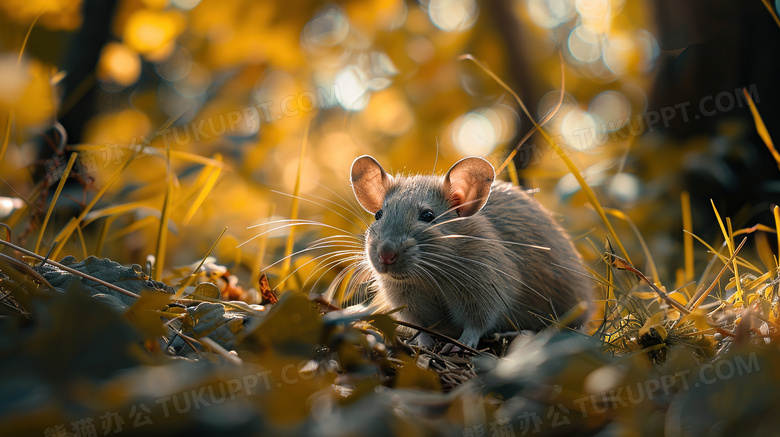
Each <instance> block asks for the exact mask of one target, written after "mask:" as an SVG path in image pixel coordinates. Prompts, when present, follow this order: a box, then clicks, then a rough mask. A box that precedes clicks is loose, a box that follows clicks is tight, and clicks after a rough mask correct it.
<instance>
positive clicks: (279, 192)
mask: <svg viewBox="0 0 780 437" xmlns="http://www.w3.org/2000/svg"><path fill="white" fill-rule="evenodd" d="M271 192H272V193H276V194H280V195H282V196H287V197H291V198H293V199H299V200H303V201H304V202H309V203H313V204H314V205H317V206H319V207H321V208H325V209H327V210H328V211H330V212H332V213H333V214H336V215H337V216H339V217H341V218H343V219H344V220H346V221H348V222H349V223H351V224H352V226H354V227H356V228H357V229H361V230H362V229H363V228H361V227H360V226H358V225H357V223H355V222H354V221H353V220H352V219H350V218H348V217H347V216H345V215H344V214H342V213H340V212H338V211H336V210H335V209H333V208H331V207H329V206H326V205H325V204H324V203H321V202H317V201H315V200H311V199H307V198H306V197H302V196H296V195H294V194H287V193H283V192H281V191H276V190H271ZM313 197H318V196H313ZM320 199H322V198H321V197H320ZM324 200H328V199H324ZM328 201H329V202H331V203H335V202H333V201H330V200H328ZM336 205H338V204H337V203H336ZM339 206H341V205H339ZM358 218H359V219H361V220H362V218H361V217H358ZM364 223H365V222H364ZM366 226H368V224H366Z"/></svg>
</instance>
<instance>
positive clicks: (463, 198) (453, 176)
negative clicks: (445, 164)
mask: <svg viewBox="0 0 780 437" xmlns="http://www.w3.org/2000/svg"><path fill="white" fill-rule="evenodd" d="M495 177H496V172H495V170H493V166H492V165H490V163H489V162H487V161H486V160H484V159H482V158H479V157H476V156H470V157H468V158H463V159H461V160H460V161H458V162H456V163H455V165H453V166H452V168H451V169H450V171H448V172H447V176H445V177H444V191H445V192H446V193H447V199H448V200H449V201H450V206H453V207H457V210H458V216H460V217H468V216H471V215H474V214H476V213H477V212H478V211H479V210H480V209H482V207H483V206H485V203H487V200H488V197H489V196H490V186H491V185H493V179H495Z"/></svg>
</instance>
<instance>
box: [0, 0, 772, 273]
mask: <svg viewBox="0 0 780 437" xmlns="http://www.w3.org/2000/svg"><path fill="white" fill-rule="evenodd" d="M776 8H777V5H775V4H770V3H769V2H761V1H758V0H756V1H750V2H729V1H725V0H715V1H703V0H697V1H689V2H673V1H668V0H657V1H634V2H629V1H625V0H517V1H490V2H480V1H475V0H428V1H419V2H412V1H401V0H361V1H336V2H330V3H326V2H312V1H294V2H289V1H288V2H282V1H248V0H247V1H242V0H118V1H117V0H83V1H59V0H58V1H55V0H48V1H47V0H23V1H22V0H5V1H3V2H1V3H0V75H1V76H0V77H2V81H0V134H1V135H2V138H3V143H2V144H1V145H0V175H1V176H0V177H2V181H0V197H2V198H4V200H3V202H2V203H0V206H2V209H1V210H0V217H4V218H0V220H1V221H3V222H5V223H8V224H9V225H10V226H11V227H12V229H13V238H14V240H16V241H17V242H20V243H21V244H23V245H24V246H25V247H29V248H32V247H34V246H36V244H35V243H36V240H37V238H38V235H39V233H40V229H41V225H42V223H43V222H44V219H45V214H46V211H47V210H48V208H49V204H50V202H51V200H52V198H53V194H54V191H55V189H56V187H57V184H58V183H59V179H60V177H61V176H62V174H63V171H64V169H65V167H66V166H67V164H68V160H69V157H70V155H71V153H73V152H78V158H77V159H76V161H75V162H74V166H73V169H72V171H71V172H70V175H69V179H68V182H67V184H66V185H65V188H64V190H63V192H62V195H61V196H60V198H59V199H58V201H57V204H56V208H55V210H54V211H55V212H54V214H53V215H52V217H51V219H50V220H49V221H48V223H47V226H46V228H45V231H44V233H43V237H42V240H41V244H40V248H39V249H38V252H39V253H41V254H45V253H46V252H47V251H48V250H49V248H50V247H51V245H52V242H53V241H55V240H56V241H58V246H57V248H56V249H55V253H54V256H53V257H54V258H57V259H58V258H61V257H62V256H64V255H68V254H72V255H74V256H76V257H77V258H79V259H81V258H84V257H86V256H87V255H97V256H101V257H109V258H112V259H114V260H116V261H119V262H121V263H138V264H144V263H145V262H146V257H147V255H149V254H153V253H155V248H156V245H157V242H158V234H159V226H160V221H161V220H165V219H167V224H166V225H167V228H168V230H169V232H170V234H169V236H168V241H167V250H166V255H165V258H166V260H165V261H166V263H165V265H166V266H169V267H168V269H169V270H168V271H166V273H169V272H170V268H171V267H175V266H179V265H184V264H189V263H193V262H197V261H198V260H199V259H200V258H201V257H202V256H204V255H205V254H206V252H207V251H208V249H209V247H211V245H212V244H213V243H214V241H216V239H217V237H218V236H219V234H220V232H221V231H222V229H223V228H225V227H227V228H228V230H227V232H226V233H225V235H224V237H223V238H222V239H221V240H220V241H219V243H218V244H217V247H216V249H215V251H214V252H213V255H214V256H216V258H217V260H218V262H219V263H221V264H224V265H226V266H228V267H229V268H230V269H231V271H233V272H236V273H238V274H239V275H240V276H242V275H243V276H242V277H243V278H248V277H250V276H251V277H252V281H254V280H256V278H257V275H258V274H259V271H260V269H261V268H264V267H266V266H268V265H270V264H271V263H273V262H275V261H277V260H279V259H281V258H282V257H283V256H284V253H285V252H284V247H285V240H286V236H287V235H288V233H289V229H290V228H282V229H277V230H275V231H273V232H270V233H267V234H265V235H264V236H263V237H261V238H255V239H254V240H252V241H250V242H248V243H247V244H244V245H241V246H240V247H239V245H240V244H241V243H244V242H247V241H248V240H250V239H252V238H253V237H256V236H257V235H259V234H260V233H261V232H263V231H264V230H269V229H271V228H273V227H279V226H270V225H266V226H265V227H258V228H251V229H247V228H248V227H249V226H252V225H255V224H259V223H263V222H268V221H272V220H283V219H289V218H290V217H291V214H292V213H291V211H292V198H291V197H290V195H291V194H292V193H294V192H295V190H296V180H297V179H298V174H299V162H300V164H301V167H300V176H301V177H300V184H299V187H298V189H299V192H300V195H301V196H302V197H303V198H305V199H307V200H302V201H301V202H300V205H299V208H300V210H299V212H298V214H297V216H298V217H299V218H302V219H307V220H313V221H316V222H319V223H324V224H326V225H328V226H332V227H334V228H340V229H342V230H343V232H347V233H352V234H360V233H362V232H363V230H364V229H365V227H364V225H362V223H361V222H360V220H359V218H358V217H355V216H356V215H357V216H360V217H363V218H365V217H366V216H365V215H363V214H362V211H361V212H358V211H356V206H355V205H356V204H355V202H354V200H353V199H352V194H351V189H350V187H349V179H348V170H349V167H350V165H351V163H352V160H353V159H354V158H355V157H357V156H359V155H362V154H372V155H373V156H375V157H376V158H377V159H378V160H379V161H380V162H381V163H382V164H383V165H384V167H385V168H386V169H392V170H393V171H399V172H431V171H437V172H444V171H446V169H448V168H449V166H450V165H451V164H452V163H454V162H455V161H456V160H458V159H459V158H461V157H463V156H467V155H479V156H483V157H486V158H487V159H489V160H490V161H491V162H493V164H495V165H499V164H501V163H502V162H503V160H504V159H505V158H506V156H508V154H509V152H510V151H511V150H513V149H514V148H515V147H516V146H517V145H518V141H519V140H520V139H521V138H523V137H524V136H525V135H526V134H527V133H528V132H529V131H530V130H531V129H532V127H533V123H532V122H531V120H529V118H528V117H527V116H526V115H525V114H524V112H523V110H522V109H521V106H520V104H519V103H518V102H517V101H516V100H515V99H514V98H513V96H512V94H511V92H510V90H512V91H514V92H515V93H517V94H518V95H519V97H520V98H521V99H522V102H523V104H524V105H525V107H527V108H528V111H529V112H530V114H531V116H532V117H533V118H534V120H536V121H537V122H538V121H540V120H542V119H543V118H545V117H546V116H547V115H548V114H550V113H551V112H552V111H553V110H554V109H555V108H556V107H557V106H558V102H559V98H561V96H562V104H561V105H560V108H559V109H558V111H557V112H555V114H554V116H553V117H552V118H551V119H550V120H549V122H548V123H547V124H546V125H545V130H546V131H547V132H548V134H549V135H550V137H552V138H553V139H554V140H555V141H556V143H557V144H558V145H559V146H560V147H561V148H562V149H563V150H564V152H565V153H566V154H567V155H568V156H569V157H570V159H571V160H572V161H573V162H574V163H575V164H576V166H577V168H578V169H579V170H580V172H581V173H582V174H583V175H585V177H586V180H587V181H588V183H589V184H590V186H591V187H593V188H594V190H595V192H596V195H597V196H598V198H599V199H600V201H601V203H602V205H604V206H605V207H609V208H615V209H617V210H620V211H622V212H624V213H625V215H626V216H627V217H628V218H630V220H631V221H632V222H633V224H635V225H636V227H637V228H638V230H639V232H640V233H641V235H642V236H643V237H644V238H645V240H646V242H647V245H648V248H649V253H650V254H652V258H653V260H654V261H655V263H656V265H657V268H658V271H659V278H660V279H661V280H662V281H664V282H665V283H667V284H668V285H672V284H675V283H676V284H678V285H679V284H681V283H684V282H685V280H686V278H682V277H681V272H682V270H681V268H682V267H683V259H682V253H683V251H682V248H681V247H682V240H683V232H682V228H683V225H682V223H683V220H682V212H681V211H682V203H681V202H682V200H681V196H683V192H688V193H689V194H690V205H691V210H692V223H693V231H694V232H695V233H696V234H697V235H699V236H701V237H702V238H703V239H704V240H705V241H709V242H713V241H717V239H718V238H720V241H723V240H722V236H720V230H719V228H718V227H717V222H716V220H715V216H714V214H713V212H712V207H711V204H710V199H713V201H714V203H715V205H716V206H717V207H718V209H719V212H720V213H721V214H722V215H724V216H730V217H732V219H733V224H734V228H735V229H736V228H741V227H748V226H753V225H755V224H756V223H764V224H767V225H770V224H771V223H772V221H771V215H770V214H769V211H770V207H771V206H772V205H773V204H774V203H773V202H777V201H778V199H780V180H778V168H777V165H776V163H775V162H774V161H773V159H772V155H771V154H770V152H769V151H768V150H767V148H766V146H765V145H764V144H763V142H762V141H761V140H760V139H759V137H758V135H757V134H756V129H755V125H754V122H753V117H752V116H751V113H750V110H749V108H748V104H747V100H746V98H745V96H744V94H743V92H742V89H743V88H745V89H746V90H747V91H748V94H749V95H750V96H751V97H752V99H753V100H754V101H755V103H756V106H757V108H758V111H759V112H760V113H761V115H762V117H763V119H764V121H765V123H766V125H767V128H768V130H769V133H770V135H772V137H773V138H775V139H777V138H780V133H779V132H778V129H777V127H776V126H778V123H777V122H778V119H779V118H780V114H779V113H778V111H779V110H778V108H779V107H780V106H778V105H777V104H776V101H777V97H778V94H779V93H778V85H777V77H778V74H777V73H778V62H780V61H779V58H778V57H777V56H776V55H775V54H774V53H775V52H776V47H778V43H779V42H780V41H779V39H780V38H779V37H780V26H778V24H779V23H777V22H776V21H775V18H773V15H772V13H773V10H776ZM464 54H470V55H472V56H473V57H475V58H476V59H478V60H479V61H480V62H482V63H484V65H486V66H487V67H488V68H489V69H490V70H491V71H492V72H493V73H495V75H496V76H497V77H499V78H500V79H501V80H503V81H504V82H505V83H506V84H507V86H508V88H509V89H507V88H504V87H502V86H501V85H500V84H499V83H498V82H497V81H496V80H495V79H494V78H492V77H491V76H490V74H488V73H487V72H485V71H483V70H482V69H480V68H478V67H477V65H476V64H475V63H473V62H471V61H468V60H459V57H460V56H461V55H464ZM562 68H563V70H564V72H565V73H564V79H565V80H564V81H562V77H561V69H562ZM307 133H308V135H307ZM304 141H306V148H305V150H303V153H302V145H303V144H304ZM167 150H169V151H170V172H169V171H168V167H167V165H168V164H167V162H168V161H167V159H166V151H167ZM301 156H302V157H303V160H302V161H300V159H299V158H300V157H301ZM514 167H515V168H516V170H517V172H518V176H519V180H520V181H521V183H522V185H523V186H525V187H527V188H539V189H540V192H539V193H537V194H536V196H537V198H538V199H539V200H540V201H541V202H542V203H543V204H544V205H546V206H547V207H548V208H549V209H550V210H552V211H554V212H555V213H556V215H557V216H558V217H559V218H560V220H561V223H562V225H563V226H564V227H565V228H566V229H567V230H568V231H569V232H570V233H571V235H572V236H574V237H575V238H576V242H577V245H578V247H579V249H580V250H581V252H582V253H583V255H584V256H585V258H586V260H587V261H589V262H595V260H597V259H598V253H599V251H601V250H602V249H603V248H604V245H605V238H606V235H607V233H606V231H605V229H604V228H603V226H602V224H601V222H600V220H599V218H598V216H597V215H596V213H595V212H594V211H593V210H592V209H591V208H589V207H588V206H587V205H586V203H587V199H586V198H585V196H584V195H583V193H582V192H581V190H580V187H579V185H578V184H577V182H576V180H575V179H574V177H573V176H572V175H571V174H570V173H569V172H568V170H567V168H566V166H565V165H564V163H563V161H562V160H561V159H560V158H559V157H558V156H557V155H556V153H555V152H554V151H553V149H552V147H551V146H550V145H549V144H548V143H547V142H546V141H545V140H544V139H543V138H542V137H541V136H539V135H538V134H537V135H533V136H531V137H530V139H529V140H528V141H526V142H525V143H524V144H522V145H521V146H520V149H519V151H518V153H517V154H516V155H515V157H514ZM169 175H170V176H171V184H172V188H171V190H170V193H171V195H170V197H169V198H168V201H169V202H170V208H169V210H168V211H166V213H165V214H164V213H163V205H164V204H165V202H166V197H165V193H166V186H167V183H168V182H167V181H168V176H169ZM500 177H502V178H504V179H509V177H510V176H509V172H508V171H505V172H503V173H502V174H501V175H500ZM94 199H97V201H96V202H95V203H94V205H90V203H91V202H92V201H93V200H94ZM331 202H336V203H338V204H340V205H342V206H343V207H344V208H346V209H344V208H342V207H341V206H336V205H335V204H333V203H331ZM85 207H88V208H89V211H88V212H87V213H86V214H83V212H84V211H85ZM350 210H355V212H357V214H354V213H353V212H351V211H350ZM74 217H79V218H80V220H79V221H78V222H73V221H72V220H73V218H74ZM612 221H613V224H614V226H615V228H616V231H617V233H618V235H619V236H620V238H621V240H622V241H623V243H624V244H625V245H626V246H627V249H628V252H629V253H631V255H632V260H633V261H634V263H635V264H636V265H637V266H638V267H639V268H640V269H642V270H646V269H647V267H648V262H649V259H648V257H647V256H645V252H643V251H642V249H641V246H640V241H639V239H638V238H637V236H636V234H635V233H634V231H633V230H632V228H631V225H630V224H629V223H628V222H627V221H626V220H623V219H618V218H613V219H612ZM69 223H71V226H70V227H69ZM339 232H342V231H335V230H332V229H330V228H328V229H325V230H323V229H322V227H318V226H309V227H298V229H296V239H295V241H296V249H302V248H303V247H305V245H306V243H307V242H310V241H312V240H313V239H315V238H317V237H319V236H323V235H328V234H329V233H330V234H334V233H339ZM613 243H614V242H613ZM699 248H700V249H703V248H702V247H699ZM696 253H697V254H696V259H695V261H696V266H697V270H696V271H697V272H698V273H700V272H701V271H702V266H703V265H704V263H706V259H707V254H706V251H705V250H697V252H696ZM743 253H745V254H746V253H747V250H746V251H745V252H743ZM315 255H316V254H309V253H307V254H304V255H302V256H299V257H297V258H296V260H295V262H294V264H295V265H299V266H300V265H303V264H304V263H305V262H306V261H308V260H311V259H312V257H313V256H315ZM313 266H314V264H309V267H307V268H308V269H309V270H308V271H307V270H306V268H305V269H303V270H301V277H304V278H305V277H306V276H307V275H308V274H309V273H312V267H313ZM335 267H336V269H337V268H338V267H339V266H335ZM270 272H271V273H272V286H273V285H274V284H273V282H274V281H275V280H276V281H278V279H279V278H278V277H274V276H273V275H274V274H275V275H278V269H277V270H273V269H272V270H270ZM307 272H308V273H307ZM688 279H690V278H688ZM252 283H253V284H254V282H252Z"/></svg>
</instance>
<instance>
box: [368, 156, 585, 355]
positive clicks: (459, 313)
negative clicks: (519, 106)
mask: <svg viewBox="0 0 780 437" xmlns="http://www.w3.org/2000/svg"><path fill="white" fill-rule="evenodd" d="M364 158H365V157H363V158H358V160H356V163H357V162H358V161H360V160H361V159H364ZM467 159H478V158H467ZM371 160H372V161H373V162H374V163H375V162H376V161H374V160H373V158H371ZM365 163H369V164H370V162H369V161H367V160H364V161H361V164H365ZM459 164H460V163H459ZM376 165H379V164H378V163H377V164H376ZM457 165H458V164H456V166H457ZM361 167H365V166H364V165H363V166H361ZM353 168H355V167H354V166H353ZM380 169H381V167H380ZM453 169H455V166H453ZM491 170H492V167H491ZM483 171H484V169H483ZM451 172H452V170H451ZM381 174H384V170H381ZM479 176H480V178H481V179H482V180H484V179H485V178H483V177H482V176H484V174H483V173H480V174H479ZM448 177H449V173H448V176H445V177H442V176H428V175H415V176H401V175H398V176H395V177H388V178H387V179H386V181H385V183H384V188H383V189H380V190H377V189H376V187H375V186H374V187H372V190H373V191H375V192H377V193H379V194H378V195H382V194H384V197H383V199H380V201H381V205H382V209H383V215H382V217H381V219H379V220H377V221H375V222H374V223H372V224H371V225H370V226H369V228H368V230H367V231H366V235H365V237H366V240H365V255H366V257H367V258H368V261H369V264H370V265H371V270H372V273H373V279H374V282H375V286H376V288H377V294H376V297H375V303H376V304H378V305H379V307H380V308H382V309H384V310H390V309H394V308H398V307H401V306H405V307H406V308H405V309H404V310H403V311H401V312H400V313H398V316H399V318H400V319H402V320H404V321H407V322H409V323H413V324H417V325H420V326H424V327H429V328H431V329H433V330H434V331H437V332H440V333H443V334H446V335H449V336H451V337H454V338H457V339H458V340H459V341H460V342H462V343H464V344H466V345H468V346H470V347H476V345H477V343H478V342H479V339H480V338H481V337H482V336H483V335H485V334H486V333H489V332H496V331H507V330H513V329H515V327H516V328H519V329H541V328H543V327H544V326H545V324H544V322H543V321H541V320H540V318H539V317H537V315H538V316H541V317H542V318H552V319H555V318H556V317H559V316H562V315H563V314H564V313H565V312H567V311H568V310H570V309H571V308H573V307H574V306H576V305H577V304H579V303H580V302H586V303H587V305H588V306H589V308H590V307H591V306H592V302H591V301H592V297H591V291H592V290H591V289H592V285H591V284H590V283H589V280H587V279H586V278H585V277H584V276H582V275H578V274H577V273H575V272H584V270H583V268H582V265H581V264H580V257H579V254H578V253H577V252H576V250H575V248H574V245H573V244H572V242H571V240H570V239H569V238H568V236H567V235H566V233H565V232H564V231H563V229H562V228H561V227H560V226H559V225H558V224H557V223H556V222H555V220H554V219H553V217H552V216H551V214H550V213H549V212H548V211H547V210H546V209H545V208H544V207H542V206H541V205H540V204H539V203H538V202H537V201H536V200H535V199H533V198H532V197H530V196H529V195H528V194H526V193H525V192H524V191H522V190H521V189H519V188H518V187H515V186H513V185H511V184H509V183H506V182H493V183H492V186H491V189H490V194H489V198H488V201H487V202H486V203H485V205H484V207H482V209H481V210H479V211H478V212H476V213H474V214H473V215H471V216H470V217H460V218H459V217H458V211H457V210H456V209H455V208H453V207H452V205H451V202H452V198H451V197H450V196H451V193H450V192H449V191H451V189H450V190H447V189H446V187H449V184H448V179H447V178H448ZM480 178H474V180H477V179H480ZM490 181H492V177H491V178H489V179H487V182H486V183H488V184H490ZM372 183H373V182H372ZM470 183H472V182H470ZM476 183H485V182H484V181H483V182H476ZM353 188H354V190H355V192H356V193H363V192H364V191H361V190H363V187H362V186H361V180H360V178H359V177H358V178H356V177H355V175H354V173H353ZM485 191H487V189H486V188H485V189H484V190H482V192H485ZM359 200H361V204H364V201H365V199H360V196H359ZM377 202H378V201H376V200H375V203H377ZM369 203H370V202H369ZM364 206H365V205H364ZM425 209H430V210H432V211H433V212H434V214H435V217H436V218H435V220H434V221H433V222H430V223H428V222H425V221H423V220H420V217H419V216H420V212H421V211H422V210H425ZM371 212H375V211H371ZM449 220H451V221H449ZM447 221H449V222H447ZM442 223H443V224H442ZM512 243H520V244H512ZM521 244H525V245H535V246H542V247H548V248H550V250H543V249H541V248H534V247H527V246H523V245H521ZM380 249H385V250H391V251H394V252H396V253H397V254H398V257H397V261H396V262H395V263H393V264H391V265H385V264H382V263H381V262H380V261H379V259H378V255H377V252H378V251H379V250H380ZM589 312H590V311H586V313H585V314H583V315H582V316H581V317H580V318H579V319H578V320H577V321H576V322H575V323H576V324H580V323H582V322H584V321H585V320H586V318H587V317H589ZM510 319H511V322H510ZM513 325H514V326H513ZM432 342H433V340H432V339H431V338H430V337H429V336H428V335H425V334H423V333H421V334H420V336H419V337H418V343H419V344H422V345H426V346H431V345H432Z"/></svg>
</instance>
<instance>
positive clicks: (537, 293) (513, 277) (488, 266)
mask: <svg viewBox="0 0 780 437" xmlns="http://www.w3.org/2000/svg"><path fill="white" fill-rule="evenodd" d="M420 246H433V245H431V244H425V243H423V244H420ZM434 247H435V246H434ZM435 255H438V254H435ZM441 256H443V255H441ZM447 256H451V257H454V258H457V259H459V260H461V261H468V262H471V263H474V264H477V265H480V266H482V267H485V268H487V269H490V270H493V271H495V272H496V273H501V274H502V275H504V276H506V277H507V278H510V279H512V280H513V281H516V282H518V283H519V284H521V285H523V286H524V287H526V288H527V289H529V290H531V291H532V292H533V293H534V294H536V295H537V296H539V297H540V298H541V299H543V300H545V301H547V303H549V304H550V309H551V310H552V312H553V315H554V316H555V317H556V318H558V314H557V312H556V310H555V306H554V305H553V303H552V300H551V299H550V298H549V297H547V296H545V295H544V294H542V293H540V292H539V291H537V290H536V289H535V288H533V287H531V286H530V285H529V284H528V283H527V282H525V281H523V280H522V279H519V278H517V277H515V276H513V275H510V274H509V273H507V272H505V271H503V270H501V269H499V268H498V267H495V266H491V265H490V264H487V263H484V262H482V261H477V260H475V259H471V258H467V257H464V256H460V255H455V254H448V255H447Z"/></svg>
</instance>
